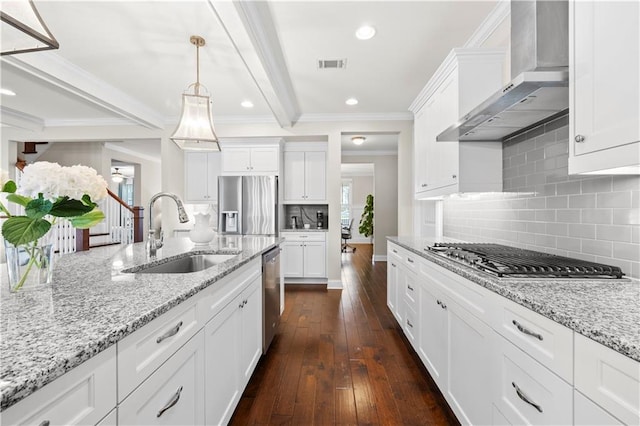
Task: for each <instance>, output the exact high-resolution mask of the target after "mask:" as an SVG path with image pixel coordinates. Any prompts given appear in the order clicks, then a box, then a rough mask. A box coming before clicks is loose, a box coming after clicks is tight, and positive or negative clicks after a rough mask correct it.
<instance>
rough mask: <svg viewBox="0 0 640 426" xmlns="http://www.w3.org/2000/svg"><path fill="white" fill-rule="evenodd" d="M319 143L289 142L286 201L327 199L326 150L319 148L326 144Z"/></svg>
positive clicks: (286, 161) (286, 168)
mask: <svg viewBox="0 0 640 426" xmlns="http://www.w3.org/2000/svg"><path fill="white" fill-rule="evenodd" d="M290 145H294V146H293V147H291V146H290ZM318 145H319V144H313V145H311V146H309V144H303V143H289V144H287V146H286V147H285V152H284V202H287V203H291V202H296V203H307V202H314V203H318V202H325V201H326V199H327V189H326V187H327V183H326V182H327V159H326V152H325V150H319V148H324V146H318ZM300 149H305V150H304V151H301V150H300Z"/></svg>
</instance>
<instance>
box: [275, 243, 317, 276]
mask: <svg viewBox="0 0 640 426" xmlns="http://www.w3.org/2000/svg"><path fill="white" fill-rule="evenodd" d="M282 236H283V237H284V239H285V242H284V243H282V273H283V275H284V277H285V278H326V277H327V265H326V264H327V243H326V241H325V233H324V232H283V233H282Z"/></svg>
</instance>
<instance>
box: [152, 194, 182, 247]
mask: <svg viewBox="0 0 640 426" xmlns="http://www.w3.org/2000/svg"><path fill="white" fill-rule="evenodd" d="M160 197H169V198H171V199H173V201H175V202H176V205H177V206H178V220H180V223H185V222H189V216H187V212H186V211H185V210H184V205H182V200H180V198H179V197H178V196H177V195H175V194H172V193H170V192H158V193H157V194H155V195H154V196H152V197H151V201H149V238H148V241H147V253H148V254H149V257H156V254H157V251H158V249H159V248H161V247H162V245H163V242H164V233H163V231H162V226H161V227H160V229H159V231H160V232H159V234H160V238H158V239H156V230H155V229H153V203H155V202H156V200H157V199H158V198H160Z"/></svg>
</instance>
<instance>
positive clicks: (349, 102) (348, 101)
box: [344, 98, 358, 106]
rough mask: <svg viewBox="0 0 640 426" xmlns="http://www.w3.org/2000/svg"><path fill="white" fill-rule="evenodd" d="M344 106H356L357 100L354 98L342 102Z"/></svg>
mask: <svg viewBox="0 0 640 426" xmlns="http://www.w3.org/2000/svg"><path fill="white" fill-rule="evenodd" d="M344 103H345V104H347V105H352V106H353V105H358V100H357V99H356V98H349V99H347V100H346V101H344Z"/></svg>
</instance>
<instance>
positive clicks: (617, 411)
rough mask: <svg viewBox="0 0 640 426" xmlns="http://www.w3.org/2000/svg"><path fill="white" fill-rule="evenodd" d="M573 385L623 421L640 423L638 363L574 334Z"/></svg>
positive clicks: (639, 370) (639, 367) (639, 366)
mask: <svg viewBox="0 0 640 426" xmlns="http://www.w3.org/2000/svg"><path fill="white" fill-rule="evenodd" d="M575 351H576V357H575V375H576V377H575V387H576V389H577V390H578V391H580V392H581V393H582V394H584V395H585V396H587V397H588V398H589V399H591V400H592V401H593V402H595V403H596V404H598V405H599V406H600V407H602V408H603V409H604V410H606V411H608V412H609V413H611V414H612V415H613V416H615V417H616V418H618V419H620V420H621V421H622V422H623V423H625V424H629V425H637V424H640V363H638V362H637V361H635V360H633V359H631V358H628V357H626V356H624V355H622V354H620V353H618V352H616V351H614V350H612V349H610V348H607V347H605V346H603V345H601V344H600V343H598V342H595V341H593V340H591V339H589V338H587V337H585V336H582V335H579V334H576V336H575Z"/></svg>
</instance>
